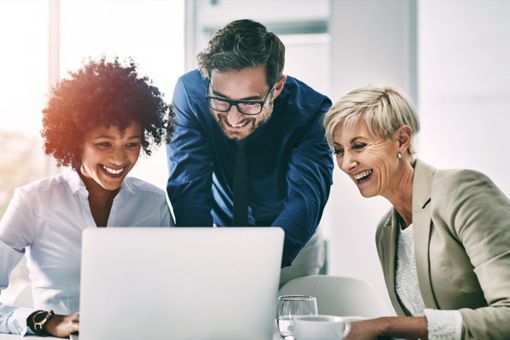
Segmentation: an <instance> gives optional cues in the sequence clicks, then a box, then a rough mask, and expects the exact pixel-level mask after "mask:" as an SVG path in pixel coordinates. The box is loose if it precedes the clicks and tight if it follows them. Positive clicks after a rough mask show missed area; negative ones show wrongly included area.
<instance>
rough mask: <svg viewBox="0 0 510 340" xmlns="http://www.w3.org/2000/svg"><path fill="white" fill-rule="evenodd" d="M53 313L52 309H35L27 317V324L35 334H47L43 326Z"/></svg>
mask: <svg viewBox="0 0 510 340" xmlns="http://www.w3.org/2000/svg"><path fill="white" fill-rule="evenodd" d="M53 315H55V313H54V312H53V311H52V310H50V311H47V310H38V311H35V312H33V313H32V314H30V315H29V317H28V318H27V325H28V327H30V329H31V330H32V331H33V332H34V333H35V334H36V335H48V332H46V328H45V326H46V323H47V322H48V320H49V319H50V318H51V317H52V316H53Z"/></svg>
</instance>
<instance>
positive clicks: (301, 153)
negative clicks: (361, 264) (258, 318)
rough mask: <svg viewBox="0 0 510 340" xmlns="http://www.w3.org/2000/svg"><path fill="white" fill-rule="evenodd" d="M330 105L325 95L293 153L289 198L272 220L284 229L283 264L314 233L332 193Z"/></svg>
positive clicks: (288, 261) (291, 258) (296, 252)
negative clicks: (326, 123) (326, 127)
mask: <svg viewBox="0 0 510 340" xmlns="http://www.w3.org/2000/svg"><path fill="white" fill-rule="evenodd" d="M330 106H331V102H330V101H329V99H324V101H323V102H322V104H321V105H320V107H319V109H318V111H317V112H316V113H315V114H314V115H313V118H312V120H311V121H310V123H309V124H308V126H307V128H306V131H305V132H304V133H303V137H302V138H301V140H300V142H299V144H298V145H297V146H296V148H295V150H294V151H293V152H292V155H291V157H290V164H289V170H288V172H287V188H288V189H287V198H286V200H285V205H284V209H283V210H282V211H281V212H280V214H279V215H278V216H277V217H276V219H275V220H274V222H273V225H274V226H278V227H282V228H283V229H284V231H285V243H284V247H283V258H282V266H289V265H290V264H291V263H292V261H293V260H294V258H295V257H296V255H297V254H298V252H299V251H300V250H301V248H303V246H304V245H305V244H306V242H308V240H309V239H310V237H312V235H313V234H314V232H315V230H316V229H317V225H318V224H319V221H320V219H321V216H322V211H323V210H324V206H325V205H326V202H327V200H328V197H329V191H330V187H331V184H332V181H333V180H332V173H333V160H332V156H331V152H330V148H329V146H328V144H327V142H326V139H325V132H324V127H323V124H322V120H323V117H324V113H325V112H326V111H327V110H328V109H329V107H330Z"/></svg>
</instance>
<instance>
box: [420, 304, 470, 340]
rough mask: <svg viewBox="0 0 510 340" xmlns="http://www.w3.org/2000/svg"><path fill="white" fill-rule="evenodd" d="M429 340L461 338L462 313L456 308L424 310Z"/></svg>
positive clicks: (455, 339)
mask: <svg viewBox="0 0 510 340" xmlns="http://www.w3.org/2000/svg"><path fill="white" fill-rule="evenodd" d="M424 314H425V317H426V318H427V331H428V337H429V340H461V336H462V314H460V311H458V310H436V309H428V308H426V309H425V310H424Z"/></svg>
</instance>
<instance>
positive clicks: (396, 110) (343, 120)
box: [324, 85, 420, 155]
mask: <svg viewBox="0 0 510 340" xmlns="http://www.w3.org/2000/svg"><path fill="white" fill-rule="evenodd" d="M360 118H363V119H364V120H365V122H366V123H367V126H368V129H369V131H370V133H371V134H373V135H375V136H379V137H382V138H384V139H386V140H387V139H390V138H392V137H393V136H394V134H395V132H396V131H397V130H398V128H400V127H401V126H402V125H409V126H410V127H411V128H412V129H413V134H412V136H411V137H414V136H415V135H416V134H417V133H418V131H419V130H420V121H419V120H418V115H417V114H416V110H415V108H414V105H413V104H412V102H411V100H410V99H408V98H407V97H406V96H404V95H403V94H402V93H400V92H399V91H398V90H396V89H394V88H392V87H389V86H374V85H366V86H363V87H360V88H358V89H355V90H353V91H351V92H349V93H348V94H346V95H345V96H343V97H342V98H341V99H340V100H339V101H338V102H336V103H335V104H334V105H333V106H332V107H331V109H330V110H329V111H328V112H327V113H326V115H325V117H324V127H325V129H326V138H327V140H328V143H329V145H330V146H333V132H334V131H335V129H336V128H337V127H340V129H341V130H342V131H343V130H345V129H348V128H350V127H352V126H354V124H355V123H356V122H357V121H358V119H360ZM413 139H414V138H411V141H410V143H409V153H410V154H411V155H412V154H414V153H415V150H414V142H413Z"/></svg>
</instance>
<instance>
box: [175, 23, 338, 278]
mask: <svg viewBox="0 0 510 340" xmlns="http://www.w3.org/2000/svg"><path fill="white" fill-rule="evenodd" d="M284 56H285V46H284V45H283V44H282V42H281V41H280V39H279V38H278V37H277V36H276V35H274V34H273V33H271V32H268V31H267V30H266V28H265V27H264V26H263V25H261V24H260V23H257V22H254V21H251V20H238V21H234V22H232V23H230V24H228V25H227V26H225V27H224V28H222V29H220V30H219V31H218V32H216V34H215V35H214V37H213V38H212V39H211V40H210V41H209V44H208V47H207V48H206V49H204V50H203V51H202V52H200V53H199V55H198V63H199V67H200V71H198V70H194V71H191V72H189V73H186V74H185V75H183V76H182V77H181V78H180V79H179V81H178V82H177V84H176V87H175V92H174V97H173V101H174V102H173V105H174V111H175V114H176V117H175V119H176V128H175V131H174V133H173V135H172V141H171V143H169V145H168V149H167V150H168V157H169V169H170V177H169V180H168V185H167V191H168V195H169V197H170V201H171V202H172V205H173V210H174V214H175V218H176V225H177V226H205V225H213V224H215V225H217V226H240V227H243V226H279V227H282V228H283V229H284V231H285V243H284V250H283V260H282V266H283V267H284V268H283V270H282V277H281V282H280V283H281V284H283V283H285V282H286V281H288V280H289V279H291V278H294V277H298V276H303V275H310V274H316V273H318V271H319V269H320V267H321V265H322V263H323V261H324V251H323V248H322V247H323V245H322V241H321V239H320V237H319V236H318V234H317V233H315V231H316V229H317V225H318V224H319V221H320V218H321V215H322V211H323V209H324V205H325V204H326V201H327V199H328V196H329V189H330V186H331V183H332V170H333V163H332V158H331V153H330V151H329V148H328V145H327V143H326V140H325V138H324V128H323V126H322V118H323V115H324V113H325V112H326V111H327V110H328V109H329V107H330V106H331V101H330V100H329V99H328V98H327V97H325V96H323V95H321V94H319V93H318V92H316V91H314V90H313V89H311V88H310V87H308V86H307V85H306V84H304V83H302V82H300V81H299V80H297V79H295V78H292V77H287V76H286V75H283V66H284V59H285V58H284ZM291 264H292V265H291Z"/></svg>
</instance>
